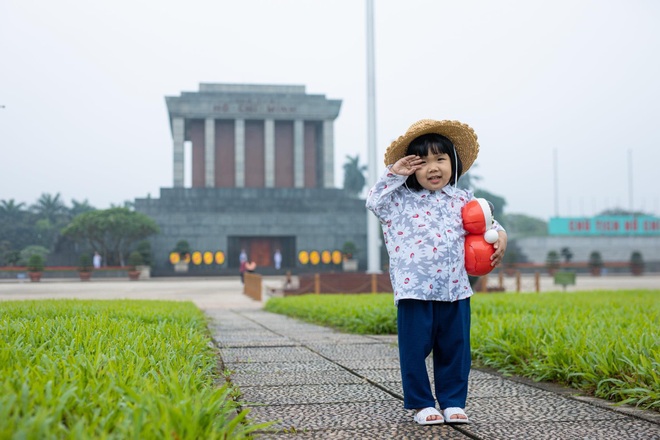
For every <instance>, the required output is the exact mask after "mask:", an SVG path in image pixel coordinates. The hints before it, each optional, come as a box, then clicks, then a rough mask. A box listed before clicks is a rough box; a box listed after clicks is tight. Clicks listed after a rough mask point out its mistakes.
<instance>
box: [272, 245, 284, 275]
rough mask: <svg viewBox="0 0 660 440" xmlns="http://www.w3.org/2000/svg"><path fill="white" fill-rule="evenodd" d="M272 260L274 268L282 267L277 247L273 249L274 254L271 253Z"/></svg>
mask: <svg viewBox="0 0 660 440" xmlns="http://www.w3.org/2000/svg"><path fill="white" fill-rule="evenodd" d="M273 262H274V263H275V269H277V270H280V268H281V267H282V252H280V250H279V249H275V254H273Z"/></svg>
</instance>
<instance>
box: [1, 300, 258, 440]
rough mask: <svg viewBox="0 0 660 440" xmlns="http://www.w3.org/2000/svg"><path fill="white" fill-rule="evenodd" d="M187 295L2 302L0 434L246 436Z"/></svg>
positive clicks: (243, 419) (40, 436) (41, 436)
mask: <svg viewBox="0 0 660 440" xmlns="http://www.w3.org/2000/svg"><path fill="white" fill-rule="evenodd" d="M210 342H211V340H210V336H209V334H208V330H207V327H206V321H205V318H204V315H203V314H202V313H201V312H200V311H199V310H198V309H197V308H196V307H195V306H194V305H193V304H192V303H180V302H158V301H75V300H65V301H25V302H3V303H2V304H1V305H0V438H3V439H5V438H6V439H11V438H15V439H21V438H28V439H29V438H34V439H37V438H38V439H51V438H52V439H86V438H94V439H96V438H108V439H129V438H134V439H162V438H173V439H193V438H194V439H199V438H204V439H220V438H223V439H224V438H238V439H241V438H249V436H250V433H251V432H252V431H254V430H255V429H257V428H258V427H256V426H253V425H250V424H249V423H246V413H245V412H241V413H238V411H237V404H236V403H235V402H234V400H233V396H234V393H235V390H233V389H232V388H231V385H230V384H228V383H227V382H226V381H224V379H223V377H222V372H220V371H218V363H217V356H216V355H217V353H216V352H215V351H214V349H213V347H212V346H211V344H210Z"/></svg>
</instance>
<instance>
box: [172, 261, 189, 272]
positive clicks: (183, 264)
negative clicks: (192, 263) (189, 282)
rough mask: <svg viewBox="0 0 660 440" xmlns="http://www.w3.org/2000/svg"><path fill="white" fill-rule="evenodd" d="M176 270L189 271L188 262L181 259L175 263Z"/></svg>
mask: <svg viewBox="0 0 660 440" xmlns="http://www.w3.org/2000/svg"><path fill="white" fill-rule="evenodd" d="M174 272H178V273H185V272H188V263H186V262H185V261H179V262H178V263H176V264H175V265H174Z"/></svg>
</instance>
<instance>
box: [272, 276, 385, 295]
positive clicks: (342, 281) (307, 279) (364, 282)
mask: <svg viewBox="0 0 660 440" xmlns="http://www.w3.org/2000/svg"><path fill="white" fill-rule="evenodd" d="M298 280H299V283H298V288H296V289H285V290H284V292H283V293H284V296H291V295H303V294H307V293H316V294H319V293H383V292H392V283H391V282H390V275H389V273H381V274H368V273H360V272H355V273H316V274H303V275H300V276H299V277H298Z"/></svg>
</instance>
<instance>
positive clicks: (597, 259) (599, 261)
mask: <svg viewBox="0 0 660 440" xmlns="http://www.w3.org/2000/svg"><path fill="white" fill-rule="evenodd" d="M589 270H590V271H591V275H594V276H599V275H600V274H601V271H602V270H603V257H601V255H600V252H598V251H593V252H592V253H591V254H589Z"/></svg>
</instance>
